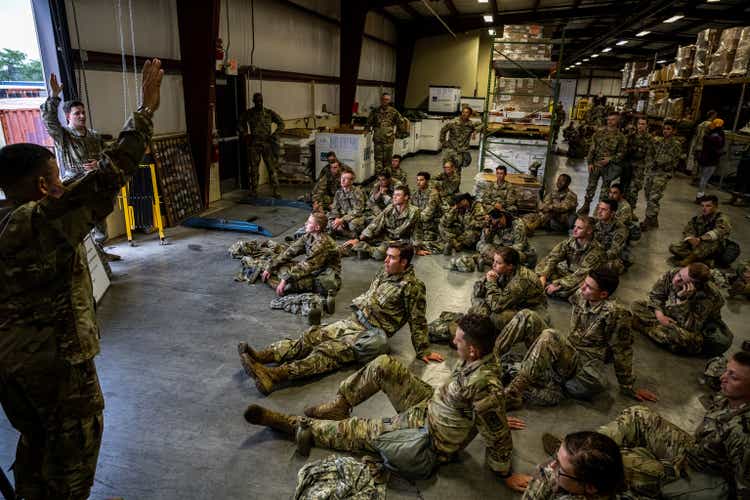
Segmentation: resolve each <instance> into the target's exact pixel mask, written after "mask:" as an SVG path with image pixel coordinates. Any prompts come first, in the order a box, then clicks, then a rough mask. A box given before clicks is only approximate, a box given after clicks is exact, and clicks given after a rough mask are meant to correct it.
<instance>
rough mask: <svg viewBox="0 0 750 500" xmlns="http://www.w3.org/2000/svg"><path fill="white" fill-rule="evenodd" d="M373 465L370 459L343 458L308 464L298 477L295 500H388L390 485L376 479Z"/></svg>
mask: <svg viewBox="0 0 750 500" xmlns="http://www.w3.org/2000/svg"><path fill="white" fill-rule="evenodd" d="M371 465H372V464H371V463H369V461H368V460H367V459H365V460H361V461H360V460H358V459H356V458H353V457H344V456H341V455H329V456H327V457H326V458H324V459H321V460H315V461H313V462H308V463H306V464H305V465H303V466H302V468H301V469H300V470H299V472H298V473H297V488H296V489H295V491H294V496H293V497H292V499H293V500H328V499H340V498H347V499H349V500H386V483H385V482H382V481H377V480H376V479H375V478H374V476H373V473H372V470H371ZM342 494H344V495H346V496H345V497H344V496H342Z"/></svg>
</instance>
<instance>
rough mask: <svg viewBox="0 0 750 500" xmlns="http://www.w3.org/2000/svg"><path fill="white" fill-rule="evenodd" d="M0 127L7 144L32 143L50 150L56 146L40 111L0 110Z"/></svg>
mask: <svg viewBox="0 0 750 500" xmlns="http://www.w3.org/2000/svg"><path fill="white" fill-rule="evenodd" d="M0 126H2V129H3V131H2V132H3V136H4V138H5V143H6V144H17V143H19V142H31V143H33V144H40V145H42V146H47V147H50V148H51V147H52V146H54V143H53V142H52V138H51V137H50V136H49V134H47V131H46V130H45V128H44V124H43V123H42V117H41V115H40V112H39V109H0Z"/></svg>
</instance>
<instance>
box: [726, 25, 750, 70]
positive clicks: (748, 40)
mask: <svg viewBox="0 0 750 500" xmlns="http://www.w3.org/2000/svg"><path fill="white" fill-rule="evenodd" d="M748 66H750V26H745V27H744V28H742V33H741V34H740V40H739V42H737V52H735V54H734V62H733V63H732V70H731V71H730V72H729V76H745V75H747V70H748Z"/></svg>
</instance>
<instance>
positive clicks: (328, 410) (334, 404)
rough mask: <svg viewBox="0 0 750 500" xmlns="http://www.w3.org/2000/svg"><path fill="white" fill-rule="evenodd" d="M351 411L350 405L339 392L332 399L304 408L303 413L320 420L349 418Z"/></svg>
mask: <svg viewBox="0 0 750 500" xmlns="http://www.w3.org/2000/svg"><path fill="white" fill-rule="evenodd" d="M351 413H352V407H351V405H350V404H349V402H348V401H347V400H346V399H344V396H342V395H341V394H336V399H334V400H333V401H329V402H327V403H320V404H319V405H315V406H308V407H307V408H305V415H307V416H308V417H311V418H318V419H321V420H344V419H346V418H349V416H350V415H351Z"/></svg>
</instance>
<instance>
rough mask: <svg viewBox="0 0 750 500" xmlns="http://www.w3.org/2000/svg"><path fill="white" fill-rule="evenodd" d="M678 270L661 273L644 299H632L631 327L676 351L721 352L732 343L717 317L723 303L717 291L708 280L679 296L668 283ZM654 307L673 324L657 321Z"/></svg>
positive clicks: (692, 352)
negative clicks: (701, 287) (697, 287)
mask: <svg viewBox="0 0 750 500" xmlns="http://www.w3.org/2000/svg"><path fill="white" fill-rule="evenodd" d="M679 271H680V270H679V269H672V270H671V271H667V272H666V273H664V274H663V275H662V277H661V278H659V280H658V281H657V282H656V283H655V284H654V286H653V287H652V288H651V291H650V292H649V294H648V301H645V300H637V301H635V302H633V305H632V307H631V310H632V312H633V316H634V321H633V327H634V328H635V329H637V330H640V331H641V332H642V333H644V334H646V335H648V336H649V337H651V339H653V340H654V341H655V342H656V343H658V344H659V345H661V346H664V347H666V348H667V349H669V350H670V351H673V352H676V353H681V354H698V353H701V352H703V353H706V354H708V355H717V354H721V353H723V352H724V351H726V350H727V349H728V348H729V346H730V345H731V343H732V333H731V332H730V331H729V329H728V328H727V327H726V325H725V324H724V322H723V321H722V320H721V308H722V306H723V305H724V298H723V297H722V296H721V292H720V291H719V289H718V288H717V287H716V285H714V284H713V282H710V281H709V282H708V283H707V284H706V285H705V286H704V287H703V290H698V291H696V292H695V293H694V294H693V295H692V296H690V297H688V298H687V299H683V298H680V297H678V295H677V292H678V290H677V289H676V288H675V286H674V284H673V283H672V279H673V278H674V276H675V274H677V273H678V272H679ZM657 309H658V310H660V311H661V312H662V313H664V314H665V315H667V316H669V317H670V318H672V319H673V320H675V322H676V324H674V325H670V326H664V325H662V324H661V323H659V322H658V321H657V319H656V316H655V314H654V312H655V311H656V310H657Z"/></svg>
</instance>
